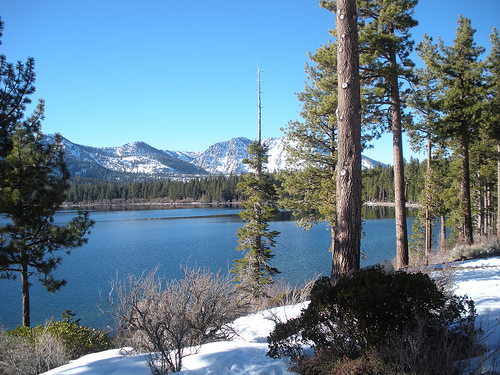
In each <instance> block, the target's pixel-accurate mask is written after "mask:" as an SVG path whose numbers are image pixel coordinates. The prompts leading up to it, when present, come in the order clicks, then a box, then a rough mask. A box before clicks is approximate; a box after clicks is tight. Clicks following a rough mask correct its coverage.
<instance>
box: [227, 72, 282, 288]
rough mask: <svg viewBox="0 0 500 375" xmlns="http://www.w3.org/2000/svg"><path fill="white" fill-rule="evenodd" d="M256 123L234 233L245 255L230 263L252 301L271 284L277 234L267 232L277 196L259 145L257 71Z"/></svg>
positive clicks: (246, 161)
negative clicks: (240, 221)
mask: <svg viewBox="0 0 500 375" xmlns="http://www.w3.org/2000/svg"><path fill="white" fill-rule="evenodd" d="M258 82H259V120H258V139H257V141H255V142H252V143H251V144H250V146H249V150H248V158H247V159H245V160H243V163H244V164H246V165H248V167H249V170H250V171H249V173H247V174H246V175H245V176H244V180H243V182H241V183H239V184H238V190H239V192H241V193H242V194H244V195H245V196H246V197H248V198H247V200H246V201H245V202H244V203H243V206H244V207H245V210H244V211H241V212H240V217H241V218H242V219H243V220H244V221H245V224H244V225H243V227H241V228H240V229H239V230H238V232H237V235H238V247H237V248H236V250H237V251H244V252H246V253H245V255H244V257H243V258H241V259H237V260H235V261H234V267H233V269H232V270H231V272H232V273H234V274H235V280H236V282H237V283H239V285H240V287H241V288H242V289H243V290H244V291H245V292H247V293H249V294H250V295H251V296H252V297H253V298H259V297H263V296H265V291H264V287H265V286H266V285H269V284H272V283H273V282H274V281H273V277H274V276H275V275H276V274H278V273H279V271H278V269H277V268H275V267H272V266H271V265H270V264H269V263H270V261H271V260H272V259H273V258H274V252H273V251H272V249H271V248H272V247H274V246H275V244H276V240H275V238H276V237H277V236H278V235H279V232H278V231H271V230H269V221H270V220H271V219H273V218H274V217H275V215H276V212H277V209H276V202H277V200H278V193H277V189H276V186H275V185H274V183H273V180H272V178H271V175H270V174H269V173H267V172H266V171H265V165H266V164H267V162H268V156H267V147H266V146H264V145H262V142H261V105H260V70H259V80H258Z"/></svg>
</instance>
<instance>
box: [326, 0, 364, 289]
mask: <svg viewBox="0 0 500 375" xmlns="http://www.w3.org/2000/svg"><path fill="white" fill-rule="evenodd" d="M335 24H336V27H337V42H338V50H337V64H338V110H337V129H338V137H337V149H338V163H337V176H336V220H335V234H334V243H333V249H332V250H333V252H332V274H331V281H332V283H333V284H336V283H337V282H338V280H339V279H340V278H341V277H342V276H346V275H350V274H352V273H353V272H354V271H356V270H358V269H359V262H360V260H359V258H360V247H361V190H362V189H361V111H360V91H359V90H360V89H359V55H358V30H357V27H358V25H357V12H356V2H355V0H339V1H337V19H336V22H335Z"/></svg>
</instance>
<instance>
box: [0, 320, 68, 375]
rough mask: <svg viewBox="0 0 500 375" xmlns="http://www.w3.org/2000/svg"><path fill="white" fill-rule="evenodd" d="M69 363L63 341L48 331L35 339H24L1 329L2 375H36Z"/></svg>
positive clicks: (0, 357)
mask: <svg viewBox="0 0 500 375" xmlns="http://www.w3.org/2000/svg"><path fill="white" fill-rule="evenodd" d="M68 362H69V354H68V351H67V349H66V347H65V345H64V343H63V342H62V340H60V339H58V338H57V337H54V336H53V335H51V334H50V333H49V332H47V331H46V330H43V331H41V332H38V333H37V334H36V336H34V337H23V336H16V335H10V334H7V333H6V332H5V331H4V330H3V328H1V329H0V374H5V375H36V374H40V373H42V372H45V371H48V370H50V369H52V368H55V367H58V366H62V365H64V364H66V363H68Z"/></svg>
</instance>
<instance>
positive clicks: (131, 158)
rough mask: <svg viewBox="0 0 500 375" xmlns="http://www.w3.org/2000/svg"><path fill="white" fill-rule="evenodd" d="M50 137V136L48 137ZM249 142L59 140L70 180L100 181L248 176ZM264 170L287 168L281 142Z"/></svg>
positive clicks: (366, 164)
mask: <svg viewBox="0 0 500 375" xmlns="http://www.w3.org/2000/svg"><path fill="white" fill-rule="evenodd" d="M49 137H50V136H49ZM251 143H252V141H251V140H250V139H247V138H243V137H238V138H231V139H230V140H228V141H224V142H219V143H216V144H214V145H212V146H210V147H209V148H208V149H207V150H205V151H199V152H192V151H169V150H158V149H156V148H154V147H152V146H150V145H148V144H146V143H144V142H133V143H128V144H126V145H123V146H121V147H103V148H96V147H89V146H82V145H78V144H75V143H72V142H70V141H68V140H67V139H63V144H64V147H65V153H66V163H67V165H68V169H69V171H70V173H71V175H72V176H83V177H91V178H101V179H122V180H123V179H138V178H168V177H173V176H178V175H205V174H226V175H227V174H231V173H232V174H239V173H246V172H248V169H247V166H246V165H245V164H243V162H242V160H243V159H245V158H246V157H247V156H248V147H249V146H250V144H251ZM263 143H264V144H265V145H266V146H268V164H267V170H268V171H270V172H275V171H278V170H283V169H285V168H286V165H287V152H286V150H285V145H284V143H285V139H284V137H281V138H268V139H265V140H264V141H263ZM362 162H363V168H373V167H374V166H376V165H377V164H379V163H378V162H377V161H375V160H372V159H369V158H366V157H363V161H362Z"/></svg>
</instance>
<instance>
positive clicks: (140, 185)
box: [64, 159, 426, 207]
mask: <svg viewBox="0 0 500 375" xmlns="http://www.w3.org/2000/svg"><path fill="white" fill-rule="evenodd" d="M406 171H407V178H406V186H407V196H408V203H410V204H414V203H418V202H419V196H418V194H419V192H420V191H422V189H423V187H424V180H425V172H426V165H425V163H423V162H422V163H421V162H419V161H418V160H417V159H411V160H410V162H408V163H406ZM272 178H273V181H274V184H275V185H276V186H277V187H278V188H281V186H282V181H283V175H282V174H280V173H275V174H272ZM242 181H243V176H242V175H228V176H224V175H213V176H209V177H193V178H190V179H186V178H184V179H164V180H159V179H149V180H138V181H134V182H121V181H103V180H99V179H88V178H82V177H73V178H72V179H71V182H70V188H69V189H68V192H67V199H66V202H65V203H64V206H65V207H68V206H85V205H108V206H127V205H155V206H156V205H157V206H162V205H163V206H167V205H168V206H171V205H179V204H183V205H189V204H192V205H207V204H210V205H218V204H240V203H241V202H244V201H245V200H246V196H245V195H244V194H242V193H241V192H239V191H238V188H237V186H238V184H239V183H241V182H242ZM363 200H364V201H365V202H372V203H373V202H377V203H387V202H394V170H393V167H392V166H390V165H389V166H377V167H375V168H372V169H365V170H364V171H363Z"/></svg>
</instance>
